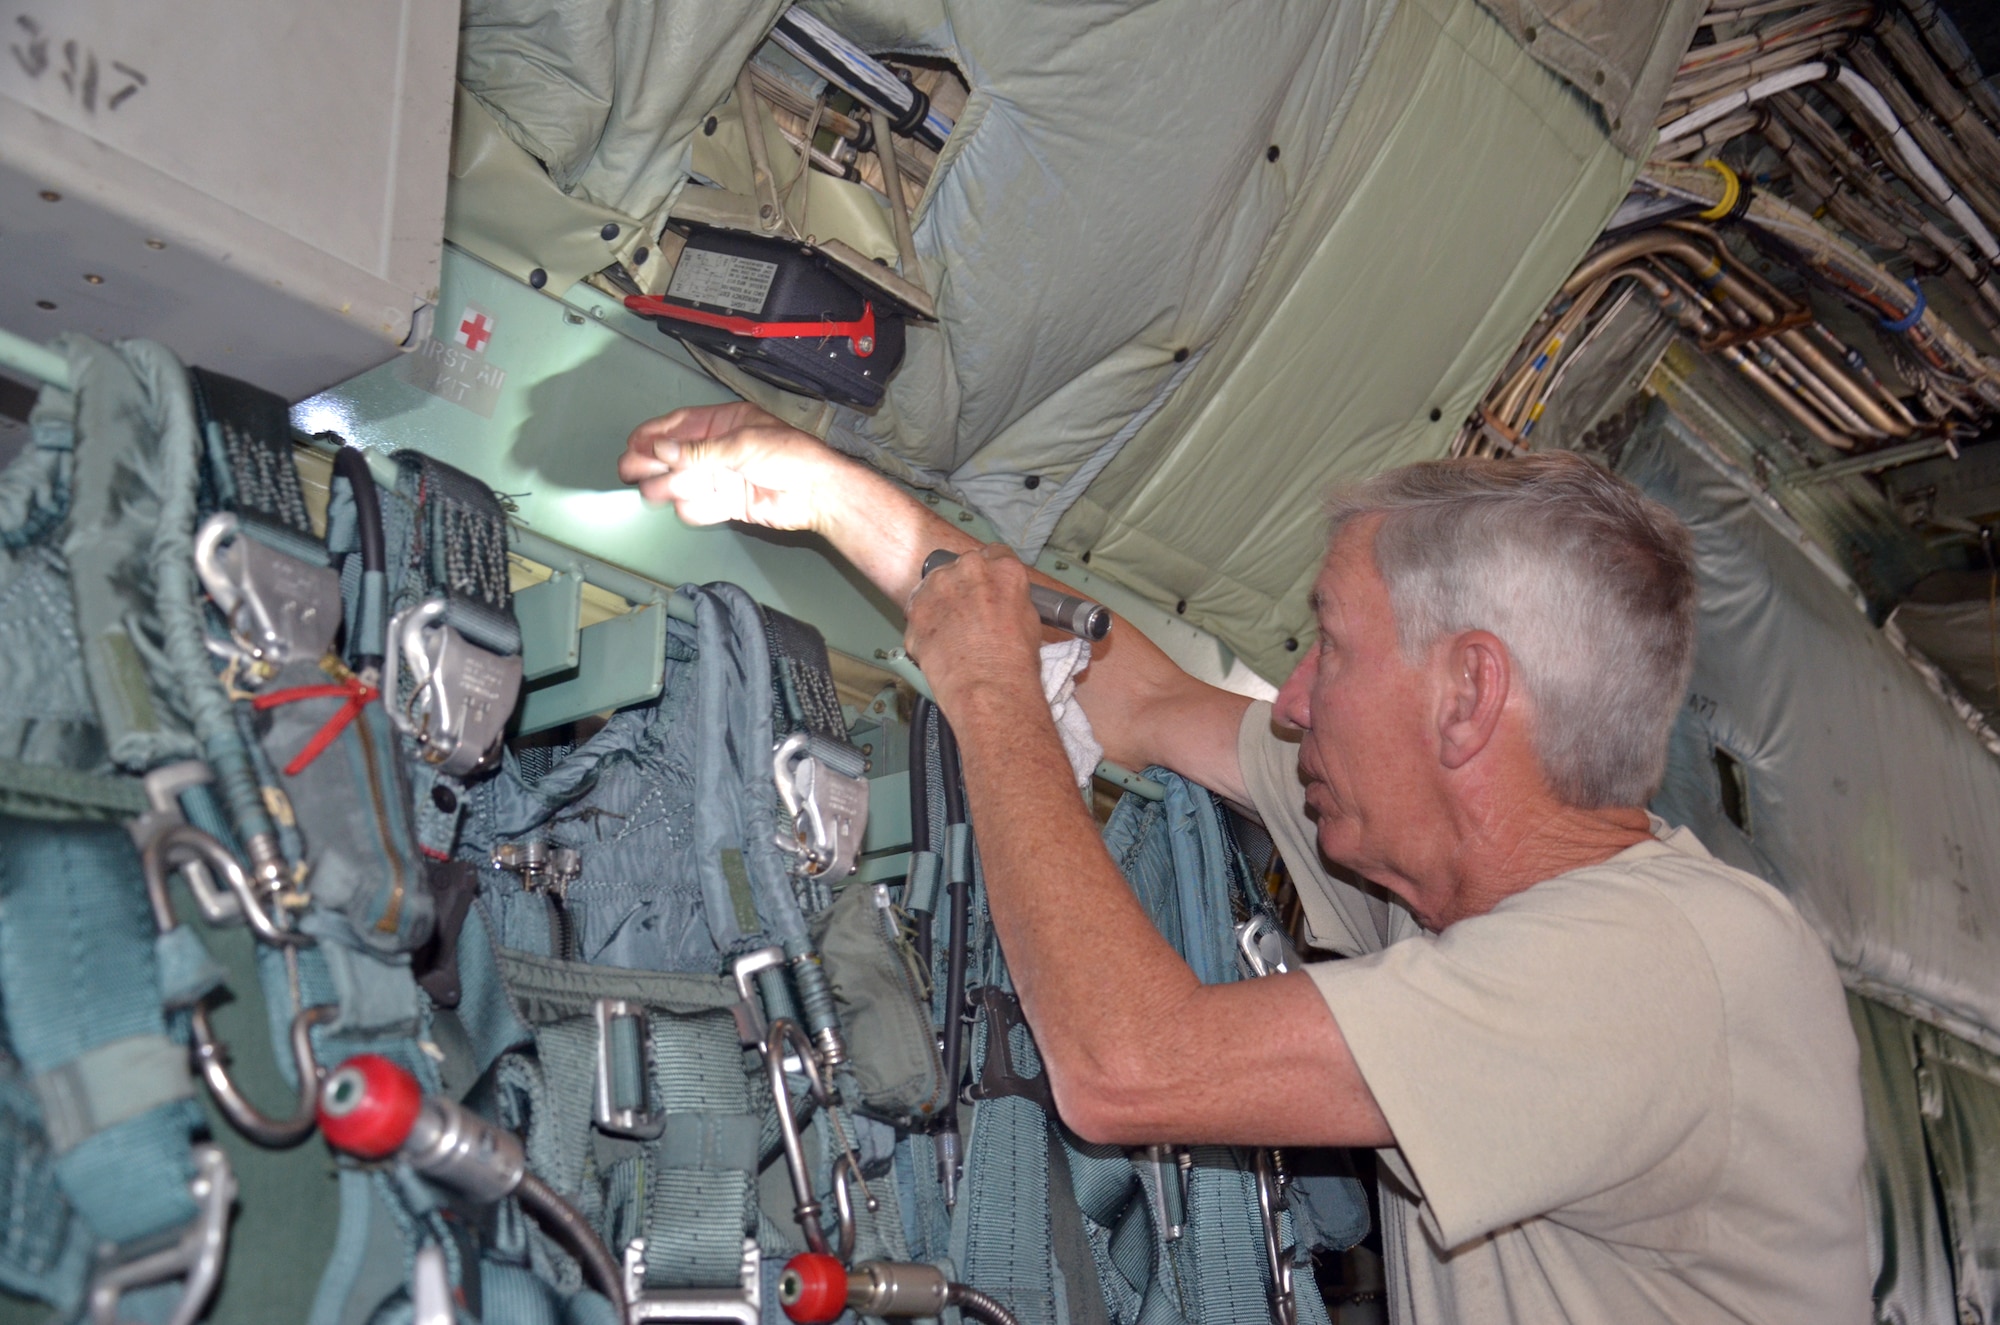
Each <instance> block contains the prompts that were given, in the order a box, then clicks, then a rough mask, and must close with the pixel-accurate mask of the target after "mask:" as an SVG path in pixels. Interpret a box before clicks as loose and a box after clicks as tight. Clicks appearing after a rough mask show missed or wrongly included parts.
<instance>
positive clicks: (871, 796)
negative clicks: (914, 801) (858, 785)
mask: <svg viewBox="0 0 2000 1325" xmlns="http://www.w3.org/2000/svg"><path fill="white" fill-rule="evenodd" d="M909 845H910V775H909V773H908V772H902V773H884V774H882V775H881V776H880V777H877V778H871V779H869V782H868V831H867V832H866V833H864V834H862V837H861V854H862V855H864V856H872V855H875V854H877V853H879V852H883V851H902V850H904V849H906V848H907V847H908V846H909Z"/></svg>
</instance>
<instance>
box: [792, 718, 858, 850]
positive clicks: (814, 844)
mask: <svg viewBox="0 0 2000 1325" xmlns="http://www.w3.org/2000/svg"><path fill="white" fill-rule="evenodd" d="M811 740H812V738H811V737H810V736H808V735H807V734H806V733H804V732H793V733H792V734H791V735H790V736H787V737H786V738H785V739H784V740H783V741H781V742H779V744H778V750H777V753H776V754H775V755H774V756H773V758H772V771H773V773H774V775H775V776H776V778H777V782H778V797H779V799H781V800H783V801H784V803H785V810H786V812H787V813H789V814H790V815H791V816H792V820H793V823H794V824H795V825H796V828H795V831H794V833H793V834H791V835H787V834H784V833H780V834H778V845H779V846H781V847H783V848H784V849H785V850H787V851H790V852H792V853H793V854H794V855H797V856H801V857H803V858H804V860H805V862H806V868H805V869H804V870H803V871H802V872H803V873H806V874H810V875H814V876H820V875H824V876H827V877H829V878H831V879H836V880H837V879H844V878H846V877H847V876H848V875H850V874H852V873H854V860H855V857H856V856H858V855H859V854H860V852H861V839H862V837H863V836H864V835H865V834H866V833H867V831H868V781H867V779H866V778H851V777H847V776H844V775H843V774H840V773H836V772H834V771H833V770H832V769H830V768H828V767H827V766H826V764H825V763H824V761H822V760H821V759H819V758H818V757H817V756H816V755H814V754H813V753H812V750H811Z"/></svg>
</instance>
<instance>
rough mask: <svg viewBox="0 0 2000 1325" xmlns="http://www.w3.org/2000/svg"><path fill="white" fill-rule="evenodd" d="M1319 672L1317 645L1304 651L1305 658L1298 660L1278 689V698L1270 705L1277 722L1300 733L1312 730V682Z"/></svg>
mask: <svg viewBox="0 0 2000 1325" xmlns="http://www.w3.org/2000/svg"><path fill="white" fill-rule="evenodd" d="M1318 670H1319V645H1317V644H1315V645H1313V646H1312V647H1311V648H1310V649H1307V650H1306V656H1305V657H1303V658H1301V659H1299V665H1298V666H1297V667H1294V668H1293V669H1292V674H1291V675H1290V676H1288V677H1286V678H1285V683H1284V684H1283V685H1281V686H1279V687H1278V698H1277V700H1276V701H1275V702H1274V703H1273V704H1272V709H1273V711H1274V712H1275V713H1276V714H1277V717H1278V721H1279V722H1282V723H1284V724H1285V725H1286V726H1288V727H1296V728H1298V729H1299V730H1300V731H1311V730H1312V681H1313V676H1314V674H1315V673H1316V672H1317V671H1318Z"/></svg>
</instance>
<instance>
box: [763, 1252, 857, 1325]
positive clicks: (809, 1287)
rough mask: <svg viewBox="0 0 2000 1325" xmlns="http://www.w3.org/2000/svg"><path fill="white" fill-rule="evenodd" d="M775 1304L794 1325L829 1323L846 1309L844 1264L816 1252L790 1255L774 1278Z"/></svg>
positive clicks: (824, 1324) (823, 1324) (821, 1324)
mask: <svg viewBox="0 0 2000 1325" xmlns="http://www.w3.org/2000/svg"><path fill="white" fill-rule="evenodd" d="M778 1305H779V1306H781V1307H783V1308H784V1309H785V1316H786V1318H787V1319H789V1320H792V1321H795V1322H797V1325H830V1322H832V1321H835V1320H838V1319H840V1313H841V1312H843V1311H845V1310H847V1267H846V1266H845V1265H842V1264H841V1263H840V1262H839V1261H838V1260H836V1259H835V1258H834V1257H832V1256H822V1255H820V1254H819V1253H817V1252H810V1251H809V1252H805V1253H803V1254H801V1255H798V1256H794V1257H792V1259H790V1260H788V1261H786V1262H785V1273H784V1274H783V1275H782V1276H780V1277H779V1279H778Z"/></svg>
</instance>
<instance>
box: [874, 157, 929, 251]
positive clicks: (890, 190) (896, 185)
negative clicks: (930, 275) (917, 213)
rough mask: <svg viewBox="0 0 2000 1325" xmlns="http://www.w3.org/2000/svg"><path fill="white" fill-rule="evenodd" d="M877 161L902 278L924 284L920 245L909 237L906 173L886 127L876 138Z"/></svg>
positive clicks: (908, 201) (908, 203)
mask: <svg viewBox="0 0 2000 1325" xmlns="http://www.w3.org/2000/svg"><path fill="white" fill-rule="evenodd" d="M875 159H876V161H878V162H880V163H881V166H882V192H883V193H884V194H886V195H887V196H888V199H889V220H890V223H891V224H892V225H894V227H895V230H896V255H897V256H898V257H899V258H901V259H902V260H903V279H904V280H906V281H912V282H914V283H915V284H917V285H922V284H923V283H924V273H923V268H921V267H919V266H918V265H917V242H916V239H915V238H914V237H913V236H912V235H911V234H910V200H909V199H908V198H905V197H904V196H903V171H902V167H900V166H898V165H897V164H896V135H895V134H893V133H890V132H889V131H888V128H887V126H886V125H885V126H883V128H882V129H881V130H880V131H879V132H877V133H876V135H875Z"/></svg>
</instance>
